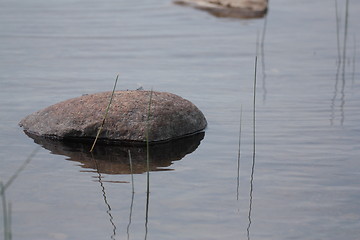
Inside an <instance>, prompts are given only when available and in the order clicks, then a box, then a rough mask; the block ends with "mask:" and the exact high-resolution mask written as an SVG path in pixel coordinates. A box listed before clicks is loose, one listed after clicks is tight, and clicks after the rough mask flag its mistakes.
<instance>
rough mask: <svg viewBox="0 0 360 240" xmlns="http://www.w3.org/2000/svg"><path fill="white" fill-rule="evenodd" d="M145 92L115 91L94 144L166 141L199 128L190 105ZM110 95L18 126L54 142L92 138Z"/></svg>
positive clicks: (71, 103) (45, 112) (198, 115)
mask: <svg viewBox="0 0 360 240" xmlns="http://www.w3.org/2000/svg"><path fill="white" fill-rule="evenodd" d="M150 94H151V92H150V91H116V92H115V93H114V97H113V100H112V103H111V106H110V109H109V112H108V115H107V118H106V120H105V123H104V126H103V129H102V131H101V133H100V136H99V141H115V142H117V141H131V142H139V143H141V142H143V143H144V142H146V130H147V126H148V131H149V142H160V141H167V140H171V139H175V138H180V137H183V136H187V135H191V134H193V133H196V132H199V131H201V130H203V129H205V127H206V125H207V122H206V119H205V117H204V115H203V114H202V112H201V111H200V110H199V109H198V108H197V107H196V106H195V105H194V104H192V103H191V102H190V101H188V100H185V99H183V98H181V97H179V96H177V95H175V94H171V93H166V92H156V91H153V92H152V98H151V105H150V115H149V121H147V119H148V109H149V101H150ZM110 97H111V92H103V93H96V94H91V95H84V96H81V97H77V98H73V99H69V100H66V101H63V102H60V103H57V104H54V105H52V106H49V107H47V108H45V109H42V110H40V111H38V112H35V113H33V114H31V115H29V116H27V117H25V118H24V119H23V120H21V121H20V123H19V125H20V126H22V127H23V129H24V131H25V132H28V133H30V134H34V135H37V136H41V137H49V138H55V139H75V140H81V141H86V140H93V139H94V138H95V136H96V134H97V131H98V129H99V127H100V126H101V124H102V121H103V118H104V114H105V111H106V108H107V106H108V104H109V101H110Z"/></svg>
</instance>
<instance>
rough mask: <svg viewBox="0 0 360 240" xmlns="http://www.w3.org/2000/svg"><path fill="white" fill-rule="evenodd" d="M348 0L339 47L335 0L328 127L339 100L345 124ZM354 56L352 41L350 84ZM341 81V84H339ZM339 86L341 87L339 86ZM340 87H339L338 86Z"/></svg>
mask: <svg viewBox="0 0 360 240" xmlns="http://www.w3.org/2000/svg"><path fill="white" fill-rule="evenodd" d="M349 2H350V1H349V0H346V3H345V21H344V36H343V43H342V47H341V42H340V17H339V13H338V3H337V0H335V16H336V40H337V55H338V56H337V60H336V74H335V83H334V91H333V97H332V98H331V103H330V108H331V114H330V125H331V126H333V125H334V121H335V118H336V111H335V109H336V100H337V99H338V100H339V108H340V110H339V111H340V125H341V126H343V125H344V122H345V110H344V109H345V103H346V94H345V87H346V58H347V39H348V26H349V24H348V21H349ZM355 56H356V40H355V39H354V55H353V61H352V64H353V67H352V82H354V75H355V65H356V63H355ZM340 80H341V82H340ZM340 84H341V85H340ZM339 85H340V86H339Z"/></svg>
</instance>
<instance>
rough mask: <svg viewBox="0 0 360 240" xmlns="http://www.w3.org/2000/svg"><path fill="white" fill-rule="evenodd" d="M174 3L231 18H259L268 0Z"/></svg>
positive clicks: (265, 8) (214, 0)
mask: <svg viewBox="0 0 360 240" xmlns="http://www.w3.org/2000/svg"><path fill="white" fill-rule="evenodd" d="M174 3H176V4H180V5H189V6H193V7H195V8H198V9H201V10H206V11H208V12H209V13H211V14H213V15H215V16H217V17H232V18H261V17H263V16H264V15H265V14H266V13H267V9H268V0H175V1H174Z"/></svg>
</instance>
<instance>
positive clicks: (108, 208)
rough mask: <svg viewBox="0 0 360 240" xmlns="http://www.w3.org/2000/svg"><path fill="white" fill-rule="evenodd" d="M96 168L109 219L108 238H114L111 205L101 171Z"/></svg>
mask: <svg viewBox="0 0 360 240" xmlns="http://www.w3.org/2000/svg"><path fill="white" fill-rule="evenodd" d="M93 161H94V163H95V165H96V166H97V160H96V159H95V158H93ZM96 170H97V174H98V176H97V178H98V182H99V183H100V187H101V192H102V196H103V199H104V203H105V205H106V214H107V215H108V216H109V221H110V224H111V226H112V234H111V236H110V238H111V239H115V236H116V225H115V223H114V217H113V215H112V214H111V206H110V204H109V202H108V200H107V197H106V192H105V186H104V183H103V181H102V176H101V173H100V172H99V170H98V168H97V169H96Z"/></svg>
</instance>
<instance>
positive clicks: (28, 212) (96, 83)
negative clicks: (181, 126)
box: [0, 0, 360, 240]
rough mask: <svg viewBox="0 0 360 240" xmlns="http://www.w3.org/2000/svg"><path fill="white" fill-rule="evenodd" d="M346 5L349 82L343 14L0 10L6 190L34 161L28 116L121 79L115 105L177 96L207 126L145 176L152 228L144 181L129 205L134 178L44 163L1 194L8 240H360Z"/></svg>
mask: <svg viewBox="0 0 360 240" xmlns="http://www.w3.org/2000/svg"><path fill="white" fill-rule="evenodd" d="M349 2H350V8H349V15H348V28H347V39H346V49H345V50H346V51H345V53H346V64H345V65H340V66H339V67H338V65H337V63H338V59H339V56H338V48H337V30H336V20H335V19H336V14H335V2H333V1H325V0H320V1H316V3H315V2H313V1H307V0H301V1H296V3H295V2H294V3H291V4H289V3H288V2H287V1H283V0H274V1H271V2H270V8H269V13H268V15H267V17H266V18H265V19H253V20H239V19H223V18H215V17H213V16H211V15H210V14H208V13H206V12H203V11H199V10H194V9H192V8H187V7H181V6H177V5H174V4H172V3H171V1H168V0H150V1H146V2H142V3H139V2H136V3H135V2H129V1H112V0H109V1H103V2H100V1H84V0H66V1H43V0H34V1H31V2H29V1H23V0H17V1H6V0H4V1H1V2H0V56H1V57H0V66H1V68H0V93H1V94H0V102H1V104H0V119H1V121H0V130H1V137H0V156H1V168H0V177H1V179H2V181H7V179H9V178H10V176H11V175H12V173H14V172H15V171H16V170H17V169H18V167H20V166H21V164H22V163H23V162H24V161H25V159H26V158H27V157H28V156H29V155H30V153H31V152H32V151H33V150H34V149H36V148H37V147H38V145H37V144H36V143H34V141H33V140H32V139H31V138H28V137H27V136H26V135H25V134H24V133H23V132H22V130H21V129H20V128H19V127H18V126H17V124H18V122H19V121H20V120H21V119H22V118H23V117H24V116H26V115H27V114H30V113H32V112H34V111H36V110H39V109H41V108H43V107H46V106H48V105H51V104H54V103H56V102H58V101H61V100H65V99H68V98H71V97H77V96H80V95H82V94H85V93H94V92H100V91H110V90H111V88H112V86H113V83H114V80H115V77H116V74H118V73H119V74H120V81H119V83H118V89H136V88H138V87H139V86H143V87H144V88H145V89H151V88H153V89H154V90H160V91H168V92H172V93H175V94H178V95H180V96H182V97H184V98H186V99H189V100H190V101H192V102H193V103H195V104H196V105H197V106H198V107H199V108H200V109H201V110H202V111H203V113H204V114H205V116H206V118H207V120H208V123H209V126H208V128H207V129H206V132H205V136H204V139H203V140H202V141H201V143H200V145H199V146H198V147H197V149H196V150H195V151H193V152H192V153H190V154H187V155H185V157H184V158H182V159H181V160H177V161H173V162H171V163H170V164H171V165H170V166H168V164H167V165H164V166H159V167H158V169H157V171H153V172H150V195H149V199H148V200H149V201H148V211H147V215H146V206H147V204H146V203H147V195H146V173H139V174H134V181H133V183H134V189H135V193H134V194H132V184H131V175H130V174H128V173H126V174H116V173H115V174H111V173H110V172H106V171H97V170H96V167H95V168H94V167H93V168H92V167H89V166H88V167H87V165H86V164H84V163H83V162H80V161H76V160H74V158H73V156H69V155H66V154H59V153H56V152H54V151H53V150H51V149H46V148H42V147H40V149H38V152H37V153H36V155H35V157H34V158H33V159H32V161H31V162H30V163H29V164H28V165H27V166H26V168H25V169H24V170H23V171H22V172H21V173H20V175H19V176H18V178H17V179H16V180H15V181H14V182H13V184H12V185H11V186H10V187H9V188H8V189H7V191H6V197H7V200H8V202H11V209H12V233H13V239H29V240H31V239H36V240H39V239H145V238H146V239H197V240H199V239H207V240H208V239H224V238H226V239H358V238H359V236H360V230H359V229H360V204H359V201H358V200H359V198H360V191H359V189H360V180H359V179H360V178H359V177H360V176H359V172H360V164H359V156H360V148H359V146H360V125H359V122H360V105H359V102H360V97H359V96H360V95H359V94H358V93H359V92H360V85H359V73H358V62H359V56H360V54H359V50H358V49H359V48H360V47H359V41H358V39H359V37H358V36H357V35H358V33H359V28H358V24H357V23H358V22H359V20H360V19H359V18H360V17H359V15H358V14H357V12H358V11H359V10H360V3H359V2H358V1H349ZM337 4H338V13H339V18H340V21H339V40H340V53H341V55H343V53H344V51H343V46H344V35H345V34H344V33H345V31H344V30H345V19H346V17H345V1H343V0H339V1H338V3H337ZM264 27H265V31H264ZM264 33H265V35H263V34H264ZM263 36H264V37H263ZM257 39H259V41H258V42H259V43H260V44H259V45H260V47H259V49H258V53H259V54H258V55H259V61H258V75H257V91H256V155H255V168H254V172H253V181H252V182H250V179H251V173H252V163H253V161H252V157H253V144H252V142H253V134H252V131H253V125H252V114H253V113H252V110H253V105H252V101H253V98H252V97H253V79H254V61H255V55H256V42H257ZM262 39H263V41H262ZM261 43H263V44H261ZM343 66H345V67H343ZM241 106H242V109H243V114H242V120H241V123H242V134H241V148H240V150H241V155H240V156H241V159H240V160H241V161H240V175H239V176H238V172H237V164H238V162H237V156H238V138H239V122H240V109H241ZM67 154H69V153H67ZM109 166H110V167H111V166H112V165H111V164H110V165H109ZM159 170H161V171H159ZM238 179H239V184H238V181H237V180H238ZM251 189H252V191H251ZM250 207H251V208H250ZM146 216H147V217H146ZM1 219H2V218H1ZM1 221H2V220H1ZM1 223H2V222H1ZM1 226H2V225H1ZM0 229H1V236H3V232H2V231H3V227H1V228H0Z"/></svg>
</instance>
